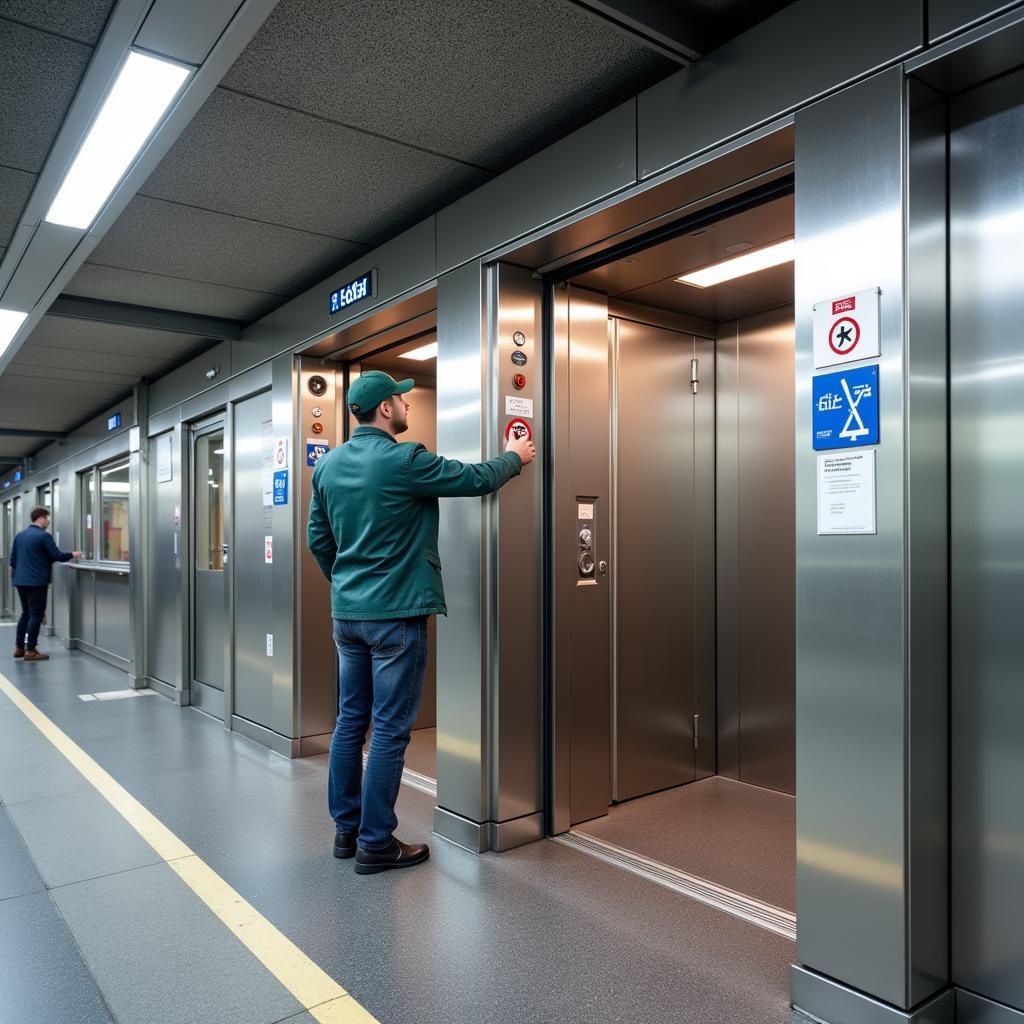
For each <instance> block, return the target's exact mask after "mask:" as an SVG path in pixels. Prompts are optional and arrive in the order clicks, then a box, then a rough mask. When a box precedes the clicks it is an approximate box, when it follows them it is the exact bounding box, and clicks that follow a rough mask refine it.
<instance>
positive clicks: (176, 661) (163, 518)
mask: <svg viewBox="0 0 1024 1024" xmlns="http://www.w3.org/2000/svg"><path fill="white" fill-rule="evenodd" d="M162 438H163V439H164V440H161V437H160V436H158V437H155V438H153V439H152V442H151V446H150V453H151V456H150V460H149V472H148V476H149V545H148V547H147V549H146V557H147V559H148V562H149V567H148V580H149V588H148V593H147V595H146V605H147V609H148V624H147V627H148V628H147V643H148V648H149V650H148V671H149V674H150V675H151V676H154V677H155V678H157V679H160V680H162V681H163V682H165V683H167V684H168V685H170V686H175V687H181V685H182V670H181V652H182V644H181V630H182V620H181V584H180V579H181V565H182V556H181V536H180V534H181V526H180V523H178V522H176V518H177V516H176V514H175V513H176V512H178V513H179V514H180V511H181V505H182V492H183V488H182V479H181V444H180V441H179V439H178V438H179V431H178V430H170V431H167V432H166V433H165V434H163V435H162ZM168 439H169V440H170V442H171V479H170V480H165V481H162V482H158V481H157V452H158V448H159V446H160V445H161V444H163V443H166V440H168Z"/></svg>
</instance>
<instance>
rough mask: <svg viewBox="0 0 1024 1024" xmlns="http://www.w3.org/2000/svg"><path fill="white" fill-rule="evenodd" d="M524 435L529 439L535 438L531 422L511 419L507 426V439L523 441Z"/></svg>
mask: <svg viewBox="0 0 1024 1024" xmlns="http://www.w3.org/2000/svg"><path fill="white" fill-rule="evenodd" d="M524 437H525V438H526V440H527V441H531V440H533V431H532V430H531V429H530V424H529V423H527V422H526V420H510V421H509V424H508V426H506V427H505V440H506V441H521V440H522V439H523V438H524Z"/></svg>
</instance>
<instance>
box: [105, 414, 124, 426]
mask: <svg viewBox="0 0 1024 1024" xmlns="http://www.w3.org/2000/svg"><path fill="white" fill-rule="evenodd" d="M119 426H121V414H120V413H119V412H115V413H114V415H113V416H109V417H107V430H117V428H118V427H119Z"/></svg>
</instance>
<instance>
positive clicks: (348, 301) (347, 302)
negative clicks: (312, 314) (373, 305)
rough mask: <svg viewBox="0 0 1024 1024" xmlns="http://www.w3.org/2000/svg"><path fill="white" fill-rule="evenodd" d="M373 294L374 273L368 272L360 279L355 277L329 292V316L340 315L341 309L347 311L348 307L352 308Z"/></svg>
mask: <svg viewBox="0 0 1024 1024" xmlns="http://www.w3.org/2000/svg"><path fill="white" fill-rule="evenodd" d="M373 293H374V271H372V270H368V271H367V272H366V273H365V274H363V275H362V277H357V278H356V279H355V280H354V281H349V283H348V284H343V285H342V286H341V287H340V288H335V289H334V291H333V292H331V300H330V312H331V316H333V315H334V314H335V313H340V312H341V311H342V310H343V309H348V307H349V306H354V305H355V304H356V303H357V302H362V301H363V300H364V299H369V298H372V297H373Z"/></svg>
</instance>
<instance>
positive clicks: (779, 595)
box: [552, 188, 795, 910]
mask: <svg viewBox="0 0 1024 1024" xmlns="http://www.w3.org/2000/svg"><path fill="white" fill-rule="evenodd" d="M779 193H781V194H779ZM737 207H738V208H737ZM792 238H793V197H792V191H791V188H790V189H788V190H787V189H780V190H776V194H775V195H774V196H773V197H770V198H768V197H766V198H765V199H764V200H763V201H759V200H758V201H755V200H753V199H752V200H751V201H750V202H749V203H744V202H741V203H739V204H735V203H734V204H731V205H730V207H729V209H728V210H723V212H722V214H721V216H720V217H718V218H715V217H714V216H709V215H708V214H707V213H706V212H705V213H704V214H703V216H702V218H701V221H700V223H699V225H698V226H695V227H693V228H692V229H687V228H686V227H685V226H681V230H679V231H678V232H676V233H674V234H672V235H671V236H670V237H668V238H667V239H665V240H662V241H658V242H657V243H656V244H653V245H650V246H649V247H648V248H645V249H640V250H634V251H629V252H628V253H626V254H623V255H620V256H619V258H617V259H614V260H612V261H611V262H607V263H604V264H599V265H597V266H592V267H586V268H584V269H583V270H582V272H577V273H575V274H573V273H567V274H566V275H565V276H564V278H563V279H562V280H561V281H559V282H558V283H557V285H556V287H555V289H554V293H553V294H554V301H553V308H554V342H555V346H556V350H557V354H556V369H555V382H554V398H553V406H554V413H553V416H554V424H553V437H554V442H553V446H554V449H553V453H552V458H553V468H554V495H553V513H554V515H553V519H554V551H553V557H552V564H553V567H554V568H553V573H554V581H553V582H554V605H555V607H554V622H555V624H556V625H555V628H554V630H553V634H554V670H553V679H554V682H553V687H554V694H553V701H554V707H555V712H554V721H555V728H554V735H553V742H554V744H555V746H556V750H555V752H554V754H553V756H554V758H555V760H556V763H557V760H558V758H559V756H560V755H559V752H558V750H559V748H561V749H562V750H563V751H565V750H567V751H568V752H569V753H568V756H567V757H566V755H565V754H562V755H561V756H562V757H563V758H564V759H565V763H567V764H568V775H569V777H570V782H569V786H568V787H566V788H567V789H568V808H565V806H564V804H565V801H564V800H563V801H562V806H561V807H559V805H558V804H559V802H558V799H557V798H556V800H555V801H554V804H555V821H554V830H555V831H556V832H560V831H565V830H566V829H567V828H572V829H575V830H578V831H583V832H585V833H587V834H589V835H593V836H597V837H600V838H602V839H603V840H605V841H607V842H611V843H613V844H614V845H617V846H621V847H625V848H627V849H631V850H634V851H636V852H639V853H641V854H643V855H645V856H648V857H651V858H653V859H655V860H659V861H662V862H665V863H668V864H670V865H672V866H674V867H677V868H680V869H683V870H687V871H690V872H693V873H696V874H702V875H703V876H704V877H709V878H711V879H712V880H714V881H718V882H719V883H721V884H725V885H728V886H730V887H735V888H740V889H741V890H742V891H744V892H747V893H748V894H749V895H753V896H755V897H757V898H761V899H764V900H765V901H766V902H769V903H773V904H774V905H777V906H782V907H784V908H786V909H790V910H792V909H793V901H794V881H793V876H794V870H795V850H794V806H793V805H794V801H793V799H792V794H793V793H794V789H795V786H794V772H795V767H794V747H795V680H794V614H795V608H794V572H795V558H794V498H793V494H794V480H793V475H794V446H793V430H794V426H793V410H794V387H795V382H794V347H795V335H794V319H793V263H792V249H791V242H790V240H791V239H792ZM780 243H781V244H782V248H781V249H780V250H779V254H778V258H779V262H777V263H775V264H774V265H772V266H769V267H765V268H764V269H760V270H756V271H754V272H747V273H742V274H741V275H740V276H736V274H737V272H739V271H741V270H742V269H743V268H742V266H736V267H735V268H734V269H733V270H732V272H731V273H728V274H725V277H726V280H723V281H722V283H715V284H710V283H708V284H706V285H704V286H699V285H697V284H692V283H685V282H683V281H680V280H679V278H680V277H682V276H684V275H688V274H690V273H692V272H695V271H697V270H700V269H701V268H706V267H709V266H710V267H716V266H718V265H719V264H723V263H724V262H725V261H729V260H733V259H736V258H737V257H744V256H745V255H746V256H751V254H753V255H754V258H757V257H758V255H759V254H761V253H762V252H765V251H766V250H768V249H769V247H772V246H775V245H778V244H780ZM605 637H607V640H606V639H604V638H605ZM724 780H731V781H729V782H725V781H724ZM736 782H739V783H745V784H747V785H745V786H736V785H735V783H736ZM687 784H696V785H690V786H688V785H687ZM754 787H757V788H754ZM652 794H657V795H652ZM639 798H643V799H639ZM758 858H761V860H762V863H761V865H760V867H758V865H756V864H754V863H753V862H754V861H755V860H757V859H758ZM761 869H763V870H761ZM716 871H718V872H719V876H718V877H716V875H715V872H716ZM759 871H760V873H761V874H762V875H763V876H764V877H759ZM722 872H724V874H723V873H722Z"/></svg>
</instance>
